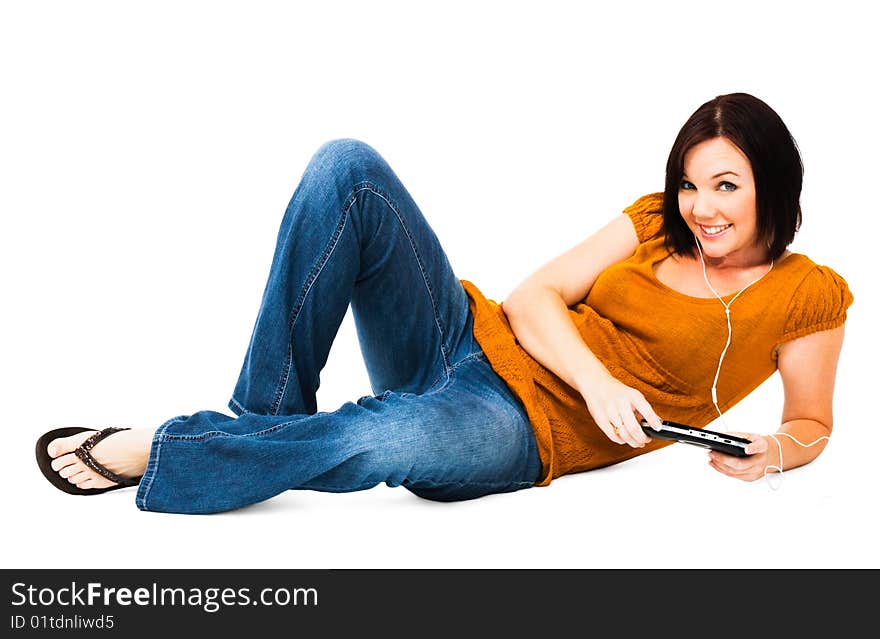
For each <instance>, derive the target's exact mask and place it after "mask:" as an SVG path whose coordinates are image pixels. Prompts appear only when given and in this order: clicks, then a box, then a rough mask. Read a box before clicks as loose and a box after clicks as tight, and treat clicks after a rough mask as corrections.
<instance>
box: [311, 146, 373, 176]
mask: <svg viewBox="0 0 880 639" xmlns="http://www.w3.org/2000/svg"><path fill="white" fill-rule="evenodd" d="M386 166H387V164H386V162H385V160H384V159H383V158H382V156H381V155H379V152H378V151H376V149H374V148H373V147H372V146H370V145H369V144H367V143H366V142H363V141H361V140H357V139H355V138H338V139H334V140H329V141H328V142H325V143H324V144H322V145H321V146H320V147H318V150H317V151H316V152H315V154H314V156H313V157H312V161H311V167H312V168H315V169H319V170H329V171H331V172H333V173H334V174H336V175H339V174H347V175H348V176H349V177H351V178H353V179H354V180H355V181H360V180H364V179H369V176H370V175H371V174H374V173H375V171H376V169H377V168H385V167H386Z"/></svg>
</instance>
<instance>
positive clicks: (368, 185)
mask: <svg viewBox="0 0 880 639" xmlns="http://www.w3.org/2000/svg"><path fill="white" fill-rule="evenodd" d="M363 190H368V191H370V192H371V193H373V194H375V195H377V196H379V197H380V198H382V200H384V202H385V203H386V204H387V205H388V208H390V209H391V210H392V211H394V215H395V216H396V217H397V221H398V222H400V226H401V228H403V232H404V233H406V238H407V239H408V240H409V247H410V249H411V250H412V252H413V255H414V256H415V258H416V263H417V264H418V265H419V272H420V273H421V274H422V282H423V283H424V285H425V289H426V290H427V291H428V297H429V298H430V300H431V310H432V311H433V312H434V324H435V325H436V326H437V332H438V333H440V352H441V354H442V355H443V367H444V368H446V370H447V372H448V371H450V370H451V366H450V364H449V349H448V346H447V344H446V332H445V331H444V330H443V322H441V321H440V312H439V311H438V310H437V297H436V296H435V294H434V289H433V288H431V282H430V280H429V279H428V275H427V273H426V271H425V264H424V262H423V260H422V256H421V255H420V254H419V250H418V248H417V247H416V243H415V241H414V240H413V235H412V232H411V231H410V229H409V227H408V226H407V224H406V221H405V220H404V219H403V216H402V215H401V214H400V211H399V210H398V208H397V206H395V204H394V202H393V201H392V200H391V197H390V196H388V195H386V194H385V193H384V192H383V191H382V189H380V188H379V186H378V185H376V184H375V183H373V182H370V181H369V180H364V181H362V182H358V183H357V184H355V185H354V194H353V197H352V203H353V202H354V199H355V198H356V197H357V194H358V193H360V192H361V191H363Z"/></svg>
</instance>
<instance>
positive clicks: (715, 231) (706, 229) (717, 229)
mask: <svg viewBox="0 0 880 639" xmlns="http://www.w3.org/2000/svg"><path fill="white" fill-rule="evenodd" d="M698 226H699V227H700V231H702V233H703V235H705V236H706V237H714V236H716V235H721V234H722V233H724V231H726V230H727V229H729V228H730V227H731V226H733V224H722V225H720V226H703V225H702V224H699V225H698Z"/></svg>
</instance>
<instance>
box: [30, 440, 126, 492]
mask: <svg viewBox="0 0 880 639" xmlns="http://www.w3.org/2000/svg"><path fill="white" fill-rule="evenodd" d="M121 430H129V429H128V428H116V427H115V426H113V427H110V428H105V429H103V430H95V429H94V428H78V427H71V428H56V429H55V430H50V431H49V432H48V433H46V434H45V435H43V436H42V437H40V438H39V439H38V440H37V449H36V452H37V465H38V466H39V467H40V470H41V471H42V472H43V475H44V476H45V477H46V479H48V480H49V483H51V484H52V485H53V486H55V488H57V489H58V490H63V491H64V492H66V493H70V494H71V495H99V494H101V493H106V492H107V491H110V490H117V489H119V488H126V487H128V486H137V485H138V483H139V482H140V480H141V478H140V477H137V478H133V479H132V478H129V477H120V476H119V475H117V474H116V473H114V472H112V471H110V470H108V469H107V468H106V467H104V466H102V465H101V464H99V463H98V462H97V461H96V460H95V458H94V457H92V455H91V453H90V452H89V451H90V450H92V448H94V447H95V444H97V443H98V442H99V441H101V440H102V439H104V438H105V437H107V436H108V435H112V434H113V433H116V432H119V431H121ZM85 431H94V433H95V434H94V435H92V436H91V437H89V438H88V439H86V440H85V441H84V442H83V443H82V444H80V445H79V446H78V447H77V448H75V449H74V450H73V454H74V455H76V456H77V457H79V458H80V460H81V461H82V462H83V463H84V464H85V465H86V466H88V467H89V468H90V469H91V470H93V471H95V472H96V473H98V474H99V475H101V476H102V477H106V478H107V479H109V480H110V481H113V482H116V485H115V486H107V487H106V488H80V487H79V486H77V485H76V484H71V483H70V482H69V481H67V479H65V478H64V477H62V476H61V475H59V474H58V471H56V470H53V469H52V460H53V458H52V457H51V456H50V455H49V451H48V450H46V447H47V446H48V445H49V442H51V441H52V440H53V439H58V438H59V437H70V436H71V435H76V434H77V433H82V432H85Z"/></svg>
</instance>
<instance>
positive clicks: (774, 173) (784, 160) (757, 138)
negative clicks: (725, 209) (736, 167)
mask: <svg viewBox="0 0 880 639" xmlns="http://www.w3.org/2000/svg"><path fill="white" fill-rule="evenodd" d="M718 137H723V138H727V140H729V141H730V142H732V143H733V144H734V145H736V146H737V147H738V148H739V150H740V151H742V153H743V154H744V155H745V156H746V157H747V158H748V160H749V162H750V163H751V165H752V174H753V175H754V177H755V205H756V208H757V216H758V219H757V233H758V240H759V241H760V242H761V243H762V244H767V245H768V246H769V247H770V258H771V259H773V260H776V259H779V257H780V256H781V255H782V253H783V252H784V251H785V249H786V247H788V245H789V244H791V242H792V240H794V236H795V233H797V231H798V229H799V228H800V225H801V205H800V197H801V185H802V183H803V178H804V167H803V164H802V163H801V156H800V152H799V150H798V147H797V143H796V142H795V140H794V138H793V137H792V135H791V133H790V132H789V130H788V127H786V126H785V123H784V122H783V121H782V119H781V118H780V117H779V115H778V114H777V113H776V111H774V110H773V109H771V108H770V107H769V106H768V105H767V104H766V103H765V102H763V101H762V100H759V99H758V98H756V97H754V96H752V95H749V94H748V93H728V94H726V95H719V96H717V97H716V98H714V99H712V100H709V101H708V102H706V103H705V104H703V105H702V106H701V107H700V108H698V109H697V110H696V111H694V113H693V115H691V117H690V118H688V120H687V122H685V123H684V126H682V127H681V130H680V131H679V132H678V136H677V137H676V138H675V142H674V143H673V145H672V149H671V150H670V152H669V159H668V160H667V162H666V188H665V191H664V193H663V226H664V229H665V232H666V247H667V248H668V249H669V250H671V251H675V252H676V253H679V254H682V255H693V254H694V253H695V251H696V240H695V239H694V236H693V233H692V232H691V230H690V228H689V227H688V225H687V224H686V223H685V221H684V219H683V218H682V216H681V212H680V211H679V208H678V190H679V188H680V185H681V180H682V175H683V173H684V156H685V154H686V153H687V152H688V151H689V150H690V149H691V148H692V147H694V146H695V145H697V144H699V143H700V142H704V141H705V140H711V139H714V138H718Z"/></svg>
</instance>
